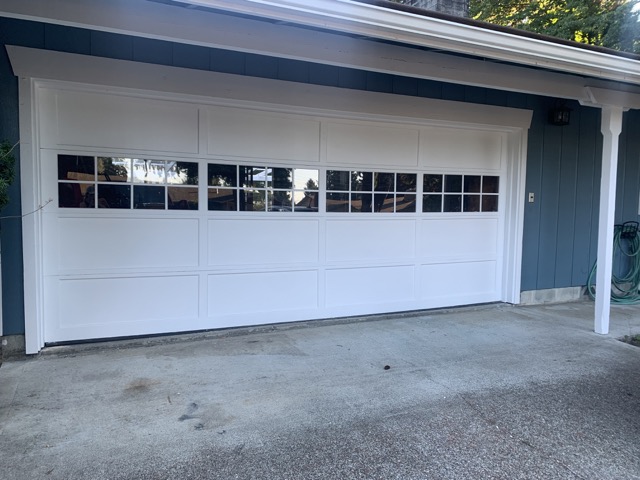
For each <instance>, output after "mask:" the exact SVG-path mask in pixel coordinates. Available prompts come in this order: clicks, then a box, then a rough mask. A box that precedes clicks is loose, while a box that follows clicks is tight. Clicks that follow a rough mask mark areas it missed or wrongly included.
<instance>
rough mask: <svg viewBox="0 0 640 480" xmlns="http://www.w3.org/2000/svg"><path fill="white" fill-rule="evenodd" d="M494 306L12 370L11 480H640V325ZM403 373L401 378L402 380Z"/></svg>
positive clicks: (631, 312)
mask: <svg viewBox="0 0 640 480" xmlns="http://www.w3.org/2000/svg"><path fill="white" fill-rule="evenodd" d="M592 315H593V304H592V303H589V302H578V303H571V304H563V305H553V306H536V307H512V306H507V305H490V306H483V307H476V308H465V309H455V310H450V311H442V312H427V313H424V314H421V315H416V316H409V315H405V316H392V317H384V318H380V317H378V318H369V319H359V320H358V319H356V320H353V321H348V322H336V321H326V322H316V323H308V324H302V325H296V326H282V327H277V328H273V327H265V328H259V329H241V330H234V331H227V332H217V333H209V334H194V335H185V336H176V337H166V338H164V339H150V340H145V341H128V342H112V343H106V344H93V345H88V346H87V345H85V346H75V347H56V348H50V349H47V350H45V351H44V353H43V354H41V355H39V356H38V357H36V358H30V359H27V360H16V361H11V362H7V363H5V364H3V365H2V367H1V368H0V472H1V473H0V477H2V478H6V479H11V480H21V479H30V480H32V479H40V478H42V479H110V480H114V479H154V480H155V479H192V478H193V479H236V478H237V479H290V480H294V479H296V480H297V479H403V480H408V479H480V478H489V479H510V480H511V479H519V478H522V479H574V478H575V479H616V480H620V479H633V478H640V348H637V347H633V346H630V345H627V344H625V343H622V342H619V341H617V340H616V339H615V337H616V336H622V335H624V334H629V333H640V307H614V309H613V318H612V335H610V336H599V335H596V334H594V333H592V327H593V320H592ZM387 366H388V367H389V368H387Z"/></svg>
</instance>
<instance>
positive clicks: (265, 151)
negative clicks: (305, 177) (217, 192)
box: [207, 107, 320, 162]
mask: <svg viewBox="0 0 640 480" xmlns="http://www.w3.org/2000/svg"><path fill="white" fill-rule="evenodd" d="M207 119H208V125H207V153H208V154H209V155H222V156H233V157H253V158H258V159H261V160H264V159H276V160H278V159H279V160H289V161H292V160H293V161H298V162H318V161H319V159H320V122H319V121H317V120H313V119H311V118H309V117H304V116H300V115H284V114H276V113H269V112H261V111H258V110H247V109H239V108H230V107H210V108H208V109H207ZM285 139H286V141H284V140H285Z"/></svg>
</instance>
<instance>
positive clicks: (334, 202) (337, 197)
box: [327, 193, 349, 212]
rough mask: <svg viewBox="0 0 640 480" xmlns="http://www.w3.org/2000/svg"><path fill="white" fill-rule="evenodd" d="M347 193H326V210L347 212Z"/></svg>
mask: <svg viewBox="0 0 640 480" xmlns="http://www.w3.org/2000/svg"><path fill="white" fill-rule="evenodd" d="M348 211H349V194H348V193H327V212H348Z"/></svg>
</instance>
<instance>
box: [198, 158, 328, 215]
mask: <svg viewBox="0 0 640 480" xmlns="http://www.w3.org/2000/svg"><path fill="white" fill-rule="evenodd" d="M208 177H209V180H208V185H209V189H208V202H209V210H216V211H225V210H226V211H242V212H317V211H318V190H319V183H318V170H316V169H306V168H284V167H269V166H254V165H224V164H217V163H214V164H209V166H208Z"/></svg>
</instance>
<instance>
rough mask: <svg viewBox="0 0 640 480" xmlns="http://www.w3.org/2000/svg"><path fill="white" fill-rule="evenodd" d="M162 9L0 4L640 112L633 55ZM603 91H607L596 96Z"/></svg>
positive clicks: (252, 14) (320, 12)
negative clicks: (605, 104)
mask: <svg viewBox="0 0 640 480" xmlns="http://www.w3.org/2000/svg"><path fill="white" fill-rule="evenodd" d="M163 2H166V0H163ZM169 3H170V4H168V3H159V2H157V1H155V0H110V1H108V2H105V1H104V0H30V1H28V2H25V1H24V0H3V1H2V3H1V4H0V15H2V16H7V17H13V18H22V19H29V20H37V21H43V22H48V23H54V24H60V25H69V26H75V27H81V28H89V29H93V30H99V31H107V32H114V33H123V34H128V35H134V36H139V37H146V38H154V39H160V40H167V41H172V42H179V43H186V44H191V45H201V46H207V47H216V48H222V49H228V50H236V51H242V52H248V53H256V54H262V55H270V56H277V57H281V58H289V59H296V60H303V61H310V62H316V63H322V64H327V65H336V66H344V67H350V68H359V69H363V70H369V71H376V72H383V73H392V74H397V75H404V76H409V77H415V78H426V79H431V80H439V81H444V82H451V83H457V84H463V85H472V86H479V87H487V88H495V89H500V90H507V91H514V92H523V93H530V94H536V95H544V96H550V97H556V98H564V99H573V100H578V101H580V102H581V103H583V104H584V105H594V106H600V105H601V104H603V102H622V103H623V104H622V105H621V106H623V107H625V108H635V109H640V61H638V60H636V59H633V58H626V57H620V56H616V55H611V54H607V53H602V52H594V51H590V50H584V49H581V48H577V47H575V46H568V45H560V44H554V43H550V42H543V41H541V40H538V39H532V38H527V37H521V36H518V35H514V34H509V33H505V32H498V31H493V30H487V29H482V28H479V27H476V26H472V25H466V24H460V23H456V22H452V21H448V20H443V19H440V18H432V17H428V16H427V17H425V16H421V15H417V14H415V13H411V12H405V11H398V10H393V9H387V8H381V7H379V6H376V5H371V4H367V3H360V2H357V1H353V0H269V1H267V0H173V1H172V2H169ZM180 5H181V6H180ZM183 6H184V7H187V8H182V7H183ZM193 7H199V8H193ZM203 8H204V9H203ZM228 13H233V14H234V15H229V14H228ZM261 19H268V20H269V21H264V20H261ZM346 34H348V35H346ZM380 40H384V41H382V42H381V41H380ZM416 47H424V48H416ZM443 52H448V53H443ZM451 53H456V54H465V55H451ZM532 67H537V68H532ZM609 91H613V92H615V93H614V94H608V93H607V94H606V95H604V94H603V92H609Z"/></svg>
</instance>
